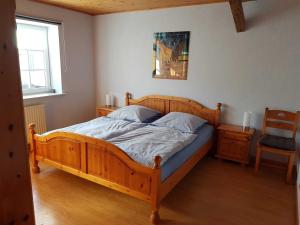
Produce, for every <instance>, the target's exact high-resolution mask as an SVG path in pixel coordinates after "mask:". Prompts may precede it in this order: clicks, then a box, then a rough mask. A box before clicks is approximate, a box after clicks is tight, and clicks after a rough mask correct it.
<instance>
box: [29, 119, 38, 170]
mask: <svg viewBox="0 0 300 225" xmlns="http://www.w3.org/2000/svg"><path fill="white" fill-rule="evenodd" d="M34 128H35V124H33V123H31V124H29V133H28V135H30V152H31V160H32V163H31V170H32V172H33V173H39V172H40V167H39V162H38V161H37V159H36V141H35V139H34V135H35V129H34Z"/></svg>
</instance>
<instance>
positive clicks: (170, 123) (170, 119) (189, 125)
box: [151, 112, 207, 133]
mask: <svg viewBox="0 0 300 225" xmlns="http://www.w3.org/2000/svg"><path fill="white" fill-rule="evenodd" d="M206 123H207V120H204V119H202V118H200V117H198V116H194V115H192V114H189V113H182V112H170V113H168V114H167V115H165V116H163V117H161V118H160V119H158V120H156V121H154V122H153V123H151V124H153V125H155V126H158V127H169V128H173V129H176V130H179V131H181V132H185V133H196V132H197V130H198V129H199V128H200V127H201V126H203V125H204V124H206Z"/></svg>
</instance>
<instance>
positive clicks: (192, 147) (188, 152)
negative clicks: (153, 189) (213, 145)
mask: <svg viewBox="0 0 300 225" xmlns="http://www.w3.org/2000/svg"><path fill="white" fill-rule="evenodd" d="M213 132H214V128H213V126H211V125H209V124H205V125H204V126H203V127H201V128H200V129H199V130H198V132H197V137H196V138H195V139H194V141H193V142H192V143H191V144H189V145H188V146H186V147H185V148H183V149H182V150H180V151H179V152H177V153H176V154H174V155H173V156H172V157H171V158H169V159H168V160H167V161H166V162H165V163H164V165H163V166H162V171H161V181H165V180H166V179H167V178H168V177H169V176H171V175H172V174H173V173H174V172H175V171H176V170H177V169H178V168H179V167H181V166H182V165H183V164H184V163H185V162H186V161H187V160H188V159H189V158H190V157H191V156H193V155H194V154H195V153H196V152H197V150H198V149H199V148H201V147H202V146H204V145H205V144H206V143H207V142H208V141H209V140H210V138H211V137H212V136H213Z"/></svg>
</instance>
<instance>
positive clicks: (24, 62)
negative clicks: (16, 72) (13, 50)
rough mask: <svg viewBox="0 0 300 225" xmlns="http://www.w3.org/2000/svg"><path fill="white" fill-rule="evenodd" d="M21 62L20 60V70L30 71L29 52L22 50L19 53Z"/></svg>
mask: <svg viewBox="0 0 300 225" xmlns="http://www.w3.org/2000/svg"><path fill="white" fill-rule="evenodd" d="M19 60H20V69H21V70H28V69H29V61H28V55H27V51H24V50H20V51H19Z"/></svg>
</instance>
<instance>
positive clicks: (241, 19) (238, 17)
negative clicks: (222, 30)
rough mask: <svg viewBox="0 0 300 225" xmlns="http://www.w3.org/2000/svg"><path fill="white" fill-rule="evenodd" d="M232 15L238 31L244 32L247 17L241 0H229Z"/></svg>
mask: <svg viewBox="0 0 300 225" xmlns="http://www.w3.org/2000/svg"><path fill="white" fill-rule="evenodd" d="M229 5H230V8H231V12H232V16H233V19H234V22H235V27H236V31H237V32H243V31H245V30H246V19H245V14H244V9H243V4H242V1H241V0H229Z"/></svg>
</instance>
